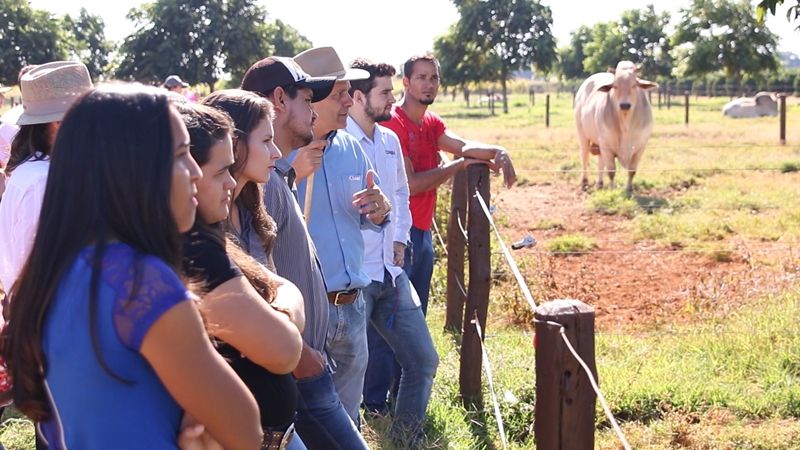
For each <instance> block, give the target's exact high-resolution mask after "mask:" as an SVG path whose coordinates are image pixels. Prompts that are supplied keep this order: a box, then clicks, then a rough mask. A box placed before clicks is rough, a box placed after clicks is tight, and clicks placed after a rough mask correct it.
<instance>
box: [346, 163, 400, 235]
mask: <svg viewBox="0 0 800 450" xmlns="http://www.w3.org/2000/svg"><path fill="white" fill-rule="evenodd" d="M353 205H355V207H356V208H358V212H359V214H366V216H367V218H368V219H369V220H370V221H372V223H374V224H375V225H380V224H382V223H383V221H384V220H386V217H387V215H388V214H389V211H391V210H392V205H391V204H390V203H389V199H387V198H386V195H384V193H383V192H382V191H381V189H380V188H379V187H378V186H376V185H375V172H374V171H373V170H369V171H367V188H366V189H364V190H361V191H358V192H356V193H355V194H353Z"/></svg>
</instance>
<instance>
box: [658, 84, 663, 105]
mask: <svg viewBox="0 0 800 450" xmlns="http://www.w3.org/2000/svg"><path fill="white" fill-rule="evenodd" d="M662 90H663V88H661V87H659V88H658V109H661V91H662Z"/></svg>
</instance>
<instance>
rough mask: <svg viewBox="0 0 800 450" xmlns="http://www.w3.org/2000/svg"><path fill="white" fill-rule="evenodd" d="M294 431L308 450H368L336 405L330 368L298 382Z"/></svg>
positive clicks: (336, 398)
mask: <svg viewBox="0 0 800 450" xmlns="http://www.w3.org/2000/svg"><path fill="white" fill-rule="evenodd" d="M297 390H298V392H299V393H300V395H299V397H298V399H297V400H298V406H297V418H296V419H295V428H296V429H297V434H298V435H299V436H300V437H301V438H302V439H303V442H304V443H305V445H306V447H308V449H309V450H329V449H330V450H367V449H369V447H367V444H366V442H364V438H363V437H361V434H360V433H359V432H358V429H356V426H355V424H353V421H352V420H351V419H350V416H348V415H347V412H346V411H345V410H344V407H343V406H342V402H340V401H339V396H338V395H337V394H336V388H335V387H334V384H333V378H332V377H331V371H330V368H328V367H326V368H325V370H324V371H323V372H322V373H321V374H319V375H317V376H315V377H312V378H306V379H303V380H297Z"/></svg>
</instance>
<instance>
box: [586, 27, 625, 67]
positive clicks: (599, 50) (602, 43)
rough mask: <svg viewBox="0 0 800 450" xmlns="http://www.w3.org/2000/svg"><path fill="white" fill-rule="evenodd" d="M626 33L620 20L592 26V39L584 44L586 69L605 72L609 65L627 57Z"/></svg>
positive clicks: (613, 65) (611, 65)
mask: <svg viewBox="0 0 800 450" xmlns="http://www.w3.org/2000/svg"><path fill="white" fill-rule="evenodd" d="M624 48H625V35H624V34H623V33H622V30H621V29H620V26H619V23H618V22H601V23H597V24H595V25H594V26H593V27H592V40H591V41H590V42H588V43H587V44H586V45H585V46H584V49H583V51H584V53H585V59H584V61H583V67H584V70H586V71H587V72H589V73H597V72H605V71H606V70H607V69H608V68H609V67H617V63H618V62H620V61H621V60H623V59H626V56H627V55H626V54H625V50H624Z"/></svg>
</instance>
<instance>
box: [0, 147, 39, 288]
mask: <svg viewBox="0 0 800 450" xmlns="http://www.w3.org/2000/svg"><path fill="white" fill-rule="evenodd" d="M49 170H50V161H49V160H47V159H45V160H41V161H27V162H24V163H22V164H20V165H19V166H18V167H17V168H16V169H14V172H12V173H11V177H10V178H9V179H8V185H7V186H6V192H5V193H4V194H3V200H2V201H0V239H2V245H0V283H2V284H3V289H5V291H6V292H8V291H9V290H10V289H11V285H12V284H14V281H16V280H17V277H18V276H19V273H20V272H21V271H22V266H23V265H25V262H26V261H27V260H28V254H29V253H30V252H31V247H32V246H33V239H34V238H35V237H36V228H37V227H38V226H39V213H40V211H41V210H42V200H44V189H45V186H46V185H47V173H48V171H49Z"/></svg>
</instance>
